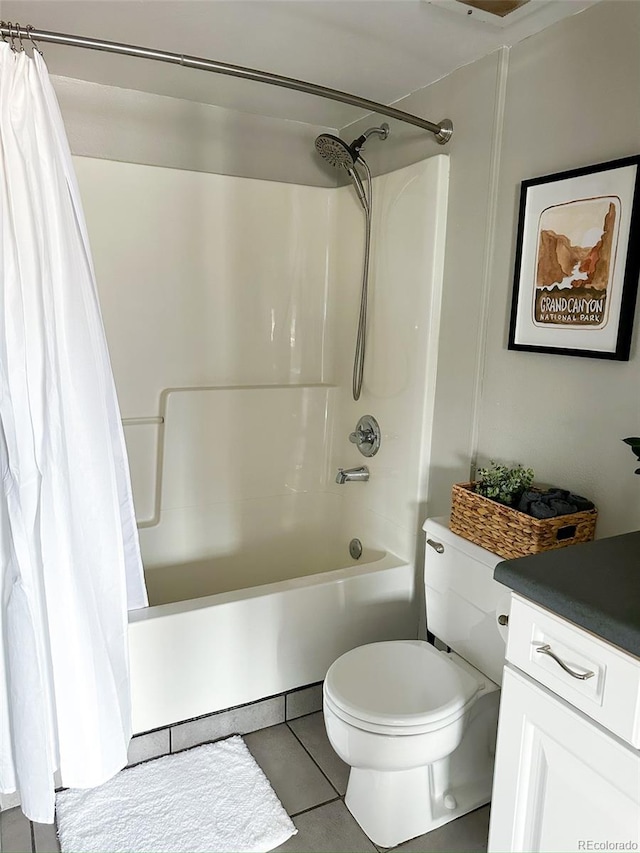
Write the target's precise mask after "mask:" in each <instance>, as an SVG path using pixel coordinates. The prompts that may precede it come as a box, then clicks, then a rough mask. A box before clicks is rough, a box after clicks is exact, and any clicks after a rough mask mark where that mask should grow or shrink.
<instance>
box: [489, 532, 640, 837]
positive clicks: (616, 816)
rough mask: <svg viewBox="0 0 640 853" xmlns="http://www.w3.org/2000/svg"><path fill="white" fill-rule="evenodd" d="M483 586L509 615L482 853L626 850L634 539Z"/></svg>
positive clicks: (637, 637) (520, 567)
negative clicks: (495, 592) (504, 603)
mask: <svg viewBox="0 0 640 853" xmlns="http://www.w3.org/2000/svg"><path fill="white" fill-rule="evenodd" d="M494 576H495V578H496V580H498V581H500V582H501V583H503V584H504V585H505V586H508V587H510V588H511V590H512V603H511V611H510V615H509V637H508V642H507V652H506V665H505V670H504V678H503V682H502V696H501V702H500V718H499V724H498V742H497V749H496V765H495V774H494V784H493V799H492V806H491V824H490V830H489V851H490V853H499V851H559V850H561V851H580V850H603V849H607V850H614V849H619V850H620V849H628V850H629V849H630V850H637V849H638V848H639V846H640V751H639V749H640V532H637V533H630V534H626V535H624V536H616V537H612V538H610V539H601V540H597V541H596V542H590V543H587V544H584V545H576V546H572V547H570V548H566V549H561V550H558V551H549V552H546V553H544V554H538V555H535V556H532V557H523V558H520V559H517V560H509V561H505V562H502V563H500V564H499V565H498V566H497V567H496V569H495V575H494ZM605 844H608V845H609V846H604V845H605ZM615 845H618V846H617V847H616V846H615ZM623 845H625V846H623Z"/></svg>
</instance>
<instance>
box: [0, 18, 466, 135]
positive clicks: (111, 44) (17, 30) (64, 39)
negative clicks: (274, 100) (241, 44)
mask: <svg viewBox="0 0 640 853" xmlns="http://www.w3.org/2000/svg"><path fill="white" fill-rule="evenodd" d="M0 35H1V36H2V38H5V37H6V36H8V37H9V38H10V39H12V41H13V39H16V38H17V39H19V40H20V41H22V39H23V38H24V39H31V40H32V41H33V40H35V41H39V42H50V43H52V44H65V45H70V46H72V47H85V48H88V49H90V50H103V51H106V52H107V53H120V54H123V55H124V56H138V57H141V58H142V59H155V60H157V61H158V62H169V63H172V64H174V65H182V66H184V67H185V68H198V69H200V70H202V71H213V72H214V73H216V74H226V75H228V76H230V77H240V78H243V79H245V80H256V81H257V82H258V83H268V84H269V85H271V86H280V87H282V88H284V89H295V90H296V91H298V92H306V93H308V94H310V95H318V96H319V97H321V98H328V99H329V100H332V101H341V102H342V103H343V104H351V105H352V106H354V107H362V108H363V109H366V110H370V111H371V112H374V113H379V114H380V115H384V116H388V117H389V118H393V119H397V120H398V121H403V122H406V123H407V124H413V125H415V126H416V127H420V128H422V129H423V130H428V131H430V132H431V133H433V134H434V136H435V138H436V140H437V142H439V143H440V144H441V145H444V144H445V142H448V141H449V139H451V135H452V134H453V124H452V123H451V121H450V120H449V119H447V118H445V119H443V120H442V121H440V122H438V123H437V124H434V123H433V122H431V121H427V120H426V119H423V118H420V117H419V116H414V115H411V113H405V112H403V111H402V110H397V109H395V107H388V106H386V105H385V104H378V103H377V102H376V101H370V100H368V99H367V98H360V97H359V96H358V95H350V94H349V93H348V92H340V91H339V90H338V89H329V88H327V87H326V86H318V85H317V84H315V83H306V82H305V81H304V80H297V79H296V78H295V77H283V76H281V75H280V74H271V73H270V72H268V71H258V70H256V69H255V68H245V67H243V66H242V65H229V64H228V63H226V62H215V61H214V60H212V59H203V58H201V57H198V56H188V55H185V54H182V53H170V52H168V51H164V50H154V49H152V48H148V47H138V46H136V45H132V44H123V43H122V42H117V41H103V40H102V39H93V38H87V37H85V36H75V35H71V34H70V33H54V32H50V31H49V30H36V29H35V28H34V27H32V26H30V25H29V26H26V27H23V26H21V25H20V24H12V23H11V22H10V21H8V22H5V21H0Z"/></svg>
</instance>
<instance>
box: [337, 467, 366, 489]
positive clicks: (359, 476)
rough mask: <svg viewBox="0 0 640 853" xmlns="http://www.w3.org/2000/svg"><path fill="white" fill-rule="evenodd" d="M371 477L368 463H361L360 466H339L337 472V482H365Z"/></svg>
mask: <svg viewBox="0 0 640 853" xmlns="http://www.w3.org/2000/svg"><path fill="white" fill-rule="evenodd" d="M368 479H369V469H368V468H367V466H366V465H361V466H360V467H359V468H338V473H337V474H336V483H339V484H340V485H342V484H343V483H351V482H355V483H364V482H366V481H367V480H368Z"/></svg>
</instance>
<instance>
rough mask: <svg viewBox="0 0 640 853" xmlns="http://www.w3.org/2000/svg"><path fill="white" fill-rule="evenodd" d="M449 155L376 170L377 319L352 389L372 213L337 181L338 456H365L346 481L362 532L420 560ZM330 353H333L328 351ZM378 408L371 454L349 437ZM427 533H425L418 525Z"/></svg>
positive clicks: (372, 543)
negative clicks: (378, 439)
mask: <svg viewBox="0 0 640 853" xmlns="http://www.w3.org/2000/svg"><path fill="white" fill-rule="evenodd" d="M448 184H449V158H448V157H447V156H446V155H438V156H435V157H432V158H430V159H428V160H423V161H422V162H420V163H415V164H413V165H411V166H407V167H405V168H403V169H398V170H396V171H394V172H390V173H388V174H386V175H382V176H380V177H377V178H374V180H373V230H372V248H371V270H370V277H369V312H368V313H369V322H368V332H367V351H366V362H365V371H364V383H363V391H362V395H361V397H360V400H359V401H358V402H357V403H356V402H354V401H353V399H352V397H351V371H352V364H353V355H354V347H355V335H356V328H357V323H358V307H359V301H360V283H361V278H362V251H363V246H362V243H363V237H362V236H360V235H363V232H364V222H363V216H362V210H361V209H360V207H359V206H358V204H357V200H356V198H355V196H354V193H353V191H352V189H351V188H350V187H343V188H340V189H337V190H335V193H336V197H337V199H338V204H337V215H336V218H335V221H334V227H335V235H334V237H333V241H334V243H333V245H334V247H335V251H334V254H333V260H334V263H333V266H332V276H331V280H332V290H331V296H330V309H331V312H330V322H329V335H328V340H329V341H330V346H329V347H328V350H329V352H330V353H332V359H331V361H330V363H329V364H328V372H327V376H328V378H329V381H331V382H333V383H335V385H336V386H338V390H337V395H338V403H337V406H336V418H335V424H336V425H335V433H334V439H333V442H332V463H333V464H332V467H333V469H334V470H335V469H337V467H338V466H342V467H351V466H355V465H361V464H363V463H366V464H367V465H368V466H369V469H370V472H371V477H370V480H369V482H368V483H366V484H364V485H363V484H359V483H347V484H345V485H342V486H337V485H335V484H334V485H332V488H333V489H334V490H335V491H337V492H340V493H345V492H347V491H348V492H349V500H348V501H347V503H346V507H347V510H346V511H347V512H348V514H349V518H350V520H351V521H350V523H351V525H352V530H353V535H354V536H360V537H361V538H362V539H363V542H366V544H367V545H368V546H369V547H372V548H384V549H388V550H391V551H393V552H395V553H396V554H398V555H399V556H401V557H402V558H403V559H407V560H413V559H415V557H416V554H417V553H418V551H419V548H418V546H419V544H420V542H421V540H422V536H421V531H420V525H421V524H422V522H423V521H424V518H425V517H426V515H425V512H426V511H427V508H426V507H425V506H424V500H425V496H426V490H427V481H428V477H429V475H430V472H431V468H432V462H433V460H432V459H431V454H430V448H431V428H432V423H433V408H434V403H435V379H436V362H437V353H438V339H439V327H440V304H441V295H442V277H443V268H444V242H445V229H446V217H447V193H448ZM328 361H329V359H328ZM365 413H368V414H371V415H373V416H374V417H375V418H376V419H377V420H378V423H379V424H380V429H381V432H382V444H381V447H380V450H379V452H378V453H377V454H376V456H374V457H372V458H370V459H364V458H363V457H362V456H361V455H360V453H359V452H358V450H357V448H356V447H355V445H353V444H351V443H350V442H349V440H348V438H349V433H350V432H351V431H352V430H353V429H355V426H356V422H357V420H358V418H359V417H360V416H361V415H363V414H365ZM417 536H418V538H419V542H417V540H416V537H417Z"/></svg>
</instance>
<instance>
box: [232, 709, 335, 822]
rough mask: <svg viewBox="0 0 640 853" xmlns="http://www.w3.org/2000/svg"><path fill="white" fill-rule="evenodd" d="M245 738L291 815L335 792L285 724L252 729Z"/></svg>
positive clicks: (314, 804) (322, 800) (321, 801)
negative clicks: (257, 729) (254, 730)
mask: <svg viewBox="0 0 640 853" xmlns="http://www.w3.org/2000/svg"><path fill="white" fill-rule="evenodd" d="M244 741H245V743H246V744H247V746H248V747H249V749H250V751H251V754H252V755H253V757H254V758H255V760H256V761H257V762H258V764H259V765H260V767H262V769H263V771H264V773H265V775H266V777H267V779H268V780H269V781H270V782H271V785H272V786H273V789H274V791H275V792H276V794H277V795H278V797H279V798H280V801H281V803H282V805H283V806H284V807H285V809H286V810H287V812H288V813H289V814H290V815H295V814H297V813H298V812H301V811H304V810H305V809H310V808H313V807H314V806H317V805H320V803H326V802H327V801H328V800H331V799H333V798H334V797H335V796H336V792H335V791H334V789H333V788H332V787H331V785H330V784H329V782H328V781H327V780H326V779H325V777H324V776H323V774H322V773H321V772H320V770H318V768H317V767H316V765H315V764H314V762H313V761H312V760H311V758H310V757H309V756H308V755H307V753H306V752H305V750H304V749H303V748H302V747H301V746H300V744H299V743H298V741H297V740H296V738H295V737H294V736H293V734H292V733H291V731H290V730H289V728H288V727H287V726H286V725H284V724H283V725H280V726H272V727H271V728H269V729H262V731H259V732H253V733H252V734H249V735H246V736H245V738H244Z"/></svg>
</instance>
